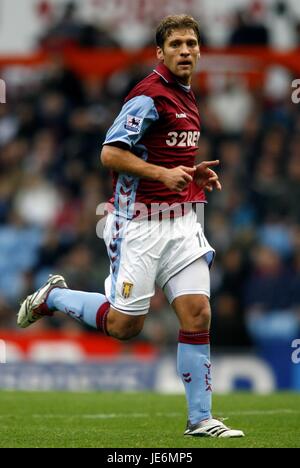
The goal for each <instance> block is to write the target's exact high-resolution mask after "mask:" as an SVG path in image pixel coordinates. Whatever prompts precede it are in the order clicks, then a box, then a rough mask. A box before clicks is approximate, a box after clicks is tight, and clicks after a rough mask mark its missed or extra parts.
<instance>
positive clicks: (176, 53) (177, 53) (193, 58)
mask: <svg viewBox="0 0 300 468" xmlns="http://www.w3.org/2000/svg"><path fill="white" fill-rule="evenodd" d="M199 57H200V47H199V43H198V39H197V36H196V33H195V31H194V30H193V29H177V30H174V31H172V33H171V34H170V36H168V37H167V39H166V40H165V42H164V45H163V48H160V47H158V48H157V58H158V59H159V60H162V61H163V62H164V64H165V65H166V67H168V68H169V70H170V71H171V72H172V73H173V74H174V75H175V76H177V78H178V80H179V81H180V82H181V83H183V84H185V85H190V84H191V80H192V74H193V72H194V70H195V67H196V63H197V60H198V58H199Z"/></svg>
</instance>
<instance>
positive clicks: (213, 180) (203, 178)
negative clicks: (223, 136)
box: [194, 160, 222, 192]
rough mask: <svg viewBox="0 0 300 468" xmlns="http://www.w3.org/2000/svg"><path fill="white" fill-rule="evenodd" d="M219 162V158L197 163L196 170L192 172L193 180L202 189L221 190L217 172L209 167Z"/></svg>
mask: <svg viewBox="0 0 300 468" xmlns="http://www.w3.org/2000/svg"><path fill="white" fill-rule="evenodd" d="M219 163H220V161H219V160H215V161H203V162H201V163H200V164H197V166H195V167H196V171H195V174H194V181H195V182H196V184H197V185H198V187H200V188H202V189H203V190H208V191H209V192H212V191H213V189H217V190H222V185H221V182H220V181H219V176H218V174H217V173H216V172H215V171H214V170H213V169H211V167H216V166H218V165H219Z"/></svg>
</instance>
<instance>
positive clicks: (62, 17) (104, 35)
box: [38, 0, 300, 50]
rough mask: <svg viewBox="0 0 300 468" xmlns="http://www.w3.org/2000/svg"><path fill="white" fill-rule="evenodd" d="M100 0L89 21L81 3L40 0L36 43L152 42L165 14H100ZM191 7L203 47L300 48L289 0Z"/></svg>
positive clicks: (299, 25) (296, 13)
mask: <svg viewBox="0 0 300 468" xmlns="http://www.w3.org/2000/svg"><path fill="white" fill-rule="evenodd" d="M100 3H101V2H100ZM102 3H103V2H102ZM102 3H101V4H99V6H98V8H97V7H96V6H95V10H94V14H93V13H92V12H90V15H89V16H92V18H90V19H87V18H86V15H85V14H84V12H83V6H82V4H80V2H79V1H74V0H73V1H69V2H66V3H65V4H64V5H60V8H58V7H57V8H56V9H54V11H53V5H52V7H51V6H50V3H49V2H47V1H41V2H40V7H39V15H40V16H41V17H42V18H43V21H44V23H45V29H44V32H43V34H41V36H40V37H39V41H38V42H39V44H40V45H42V46H43V47H49V48H53V47H58V46H62V45H70V44H76V45H79V46H81V47H110V46H112V47H113V46H116V45H117V46H118V47H120V48H134V49H136V48H139V47H145V46H147V45H154V31H155V28H156V25H157V23H158V21H159V18H160V16H161V15H163V13H161V12H160V11H155V7H154V6H153V7H151V6H150V7H149V8H148V10H149V14H148V15H146V17H145V18H140V19H139V18H134V13H133V12H132V15H133V17H131V15H128V12H126V14H125V16H124V17H122V16H119V15H118V12H117V11H115V12H114V15H112V17H111V18H110V17H105V15H104V14H103V5H102ZM95 5H96V2H95ZM189 6H190V7H192V14H193V15H194V16H195V18H197V19H198V20H199V23H200V26H201V43H202V46H212V47H214V46H222V47H223V46H225V47H226V46H241V45H242V46H243V45H251V46H257V45H258V46H270V47H273V48H275V49H281V50H284V49H289V48H297V47H300V10H299V8H295V2H294V1H292V0H272V1H270V2H265V1H263V0H248V1H246V2H243V4H240V5H239V3H237V4H236V7H233V5H229V6H228V7H227V8H221V9H220V13H216V12H218V11H219V10H218V9H216V8H215V7H212V11H215V13H213V14H206V13H207V5H206V4H205V2H204V3H201V4H200V5H199V3H198V2H197V1H191V2H190V4H189ZM122 7H123V10H124V5H122V2H121V3H120V11H121V10H122ZM141 10H143V8H141ZM166 10H167V9H166ZM208 10H209V8H208ZM157 15H158V16H157ZM159 15H160V16H159Z"/></svg>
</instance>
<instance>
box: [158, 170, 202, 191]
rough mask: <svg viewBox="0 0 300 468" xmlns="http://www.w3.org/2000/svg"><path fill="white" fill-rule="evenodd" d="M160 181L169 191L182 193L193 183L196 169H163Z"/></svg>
mask: <svg viewBox="0 0 300 468" xmlns="http://www.w3.org/2000/svg"><path fill="white" fill-rule="evenodd" d="M162 169H163V170H162V174H161V177H160V181H161V182H162V183H163V184H165V186H166V187H168V189H170V190H172V191H175V192H182V190H184V189H185V188H186V186H187V185H188V184H189V183H190V182H192V180H193V178H194V174H195V172H196V167H186V166H178V167H174V168H173V169H166V168H162Z"/></svg>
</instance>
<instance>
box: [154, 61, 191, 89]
mask: <svg viewBox="0 0 300 468" xmlns="http://www.w3.org/2000/svg"><path fill="white" fill-rule="evenodd" d="M153 71H154V73H156V74H157V75H159V76H160V77H161V79H162V80H164V82H165V83H167V84H169V83H172V84H177V85H178V86H180V87H181V88H182V89H184V91H185V92H189V91H190V89H191V88H190V87H189V88H188V87H187V86H183V85H181V84H180V83H179V82H178V80H177V78H176V76H175V75H173V73H172V72H171V71H170V70H169V69H168V67H166V65H165V64H164V63H162V62H160V63H159V64H158V65H157V67H156V68H155V69H154V70H153Z"/></svg>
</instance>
